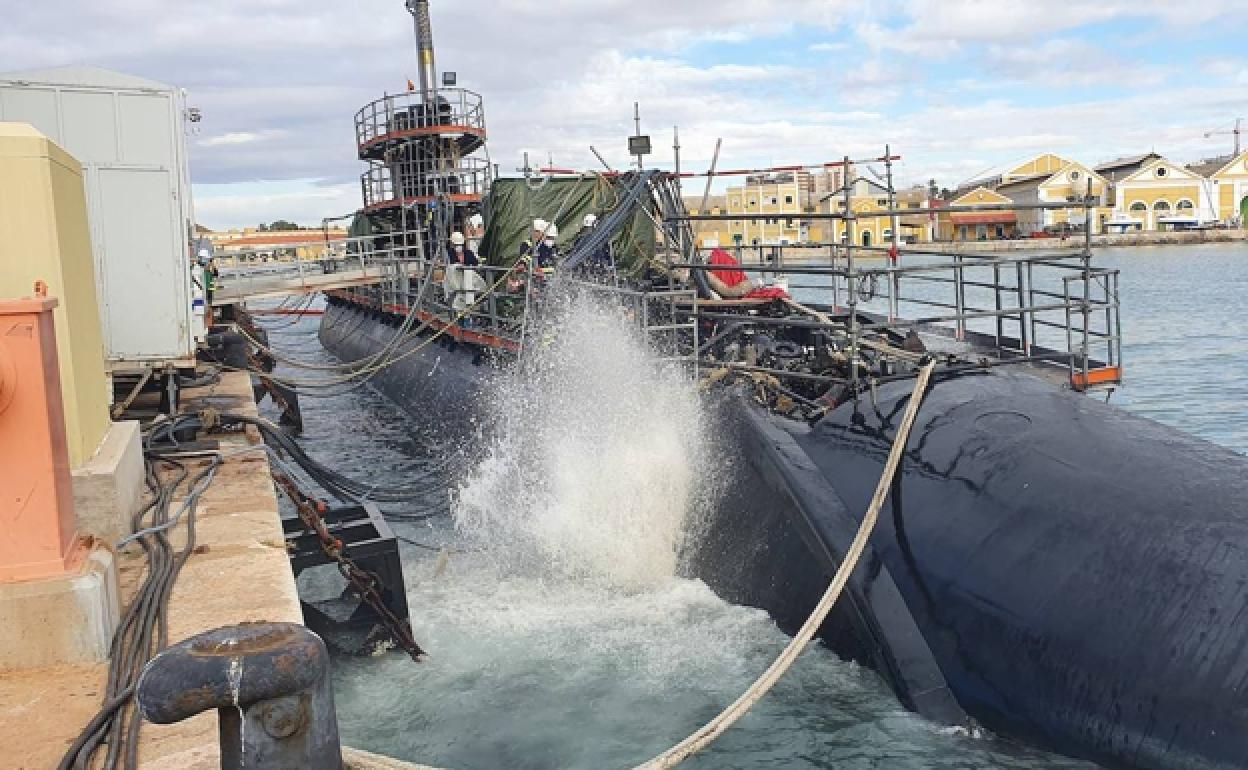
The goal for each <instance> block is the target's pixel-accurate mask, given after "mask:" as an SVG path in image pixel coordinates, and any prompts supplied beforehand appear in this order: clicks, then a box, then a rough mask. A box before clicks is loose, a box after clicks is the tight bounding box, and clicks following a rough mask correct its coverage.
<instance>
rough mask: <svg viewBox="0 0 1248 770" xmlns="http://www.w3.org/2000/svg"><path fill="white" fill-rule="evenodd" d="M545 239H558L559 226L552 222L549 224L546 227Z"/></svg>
mask: <svg viewBox="0 0 1248 770" xmlns="http://www.w3.org/2000/svg"><path fill="white" fill-rule="evenodd" d="M546 237H547V238H558V237H559V226H558V225H556V224H555V223H554V222H551V223H550V224H548V225H546Z"/></svg>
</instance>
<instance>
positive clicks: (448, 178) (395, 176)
mask: <svg viewBox="0 0 1248 770" xmlns="http://www.w3.org/2000/svg"><path fill="white" fill-rule="evenodd" d="M489 180H490V165H489V163H488V162H487V161H486V160H485V159H484V158H474V157H470V158H460V159H459V160H458V161H457V162H451V161H446V160H440V159H436V158H422V159H419V160H403V161H395V162H393V163H389V164H387V165H384V166H373V167H372V168H370V169H369V170H368V171H366V172H364V173H363V174H362V175H361V176H360V190H361V193H362V194H363V198H364V208H366V209H373V208H379V207H384V206H395V205H407V204H411V203H427V202H430V201H433V200H437V199H449V200H452V201H469V202H470V201H477V200H480V199H481V196H483V195H484V194H485V192H486V189H487V187H488V186H489Z"/></svg>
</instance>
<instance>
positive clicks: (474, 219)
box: [468, 214, 485, 227]
mask: <svg viewBox="0 0 1248 770" xmlns="http://www.w3.org/2000/svg"><path fill="white" fill-rule="evenodd" d="M468 225H469V227H482V226H484V225H485V217H483V216H481V215H480V214H473V215H472V216H470V217H468Z"/></svg>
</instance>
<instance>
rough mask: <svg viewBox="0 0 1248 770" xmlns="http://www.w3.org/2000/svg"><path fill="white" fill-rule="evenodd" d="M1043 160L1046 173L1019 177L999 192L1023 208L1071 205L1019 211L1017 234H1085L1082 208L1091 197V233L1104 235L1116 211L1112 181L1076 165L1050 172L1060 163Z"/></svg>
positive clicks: (1053, 158) (1070, 163)
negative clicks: (1112, 198) (1111, 202)
mask: <svg viewBox="0 0 1248 770" xmlns="http://www.w3.org/2000/svg"><path fill="white" fill-rule="evenodd" d="M1041 158H1042V159H1044V161H1045V163H1044V164H1043V166H1044V170H1043V171H1040V172H1039V173H1036V174H1032V175H1029V176H1021V175H1016V176H1015V177H1014V178H1013V179H1012V180H1011V181H1007V182H1004V183H1003V184H1001V185H1000V186H998V187H997V188H996V192H997V193H999V194H1001V195H1004V196H1005V197H1007V198H1009V199H1010V200H1011V201H1013V202H1014V203H1016V204H1020V205H1038V204H1051V203H1059V204H1060V203H1070V204H1072V205H1071V207H1070V208H1062V209H1020V210H1019V211H1017V212H1015V216H1016V219H1015V224H1016V226H1017V230H1018V234H1019V235H1020V236H1022V237H1030V236H1031V235H1032V234H1033V233H1055V232H1065V231H1067V230H1082V229H1083V227H1084V216H1085V214H1084V210H1083V208H1082V205H1081V204H1082V202H1083V200H1084V198H1086V197H1088V196H1091V199H1092V200H1093V201H1094V202H1095V204H1096V205H1095V206H1094V208H1093V211H1092V232H1094V233H1100V232H1104V231H1105V228H1106V225H1107V223H1108V221H1109V219H1110V216H1111V215H1112V211H1113V207H1112V206H1111V205H1110V197H1109V194H1110V186H1109V180H1107V179H1106V178H1105V177H1103V176H1101V175H1100V174H1098V173H1096V172H1095V171H1093V170H1092V169H1090V168H1088V167H1087V166H1085V165H1083V164H1082V163H1077V162H1075V161H1064V162H1063V163H1062V165H1061V166H1059V167H1058V168H1057V169H1056V170H1050V169H1051V168H1052V163H1051V161H1056V160H1061V159H1060V158H1058V156H1056V155H1044V156H1041ZM1037 160H1040V159H1037Z"/></svg>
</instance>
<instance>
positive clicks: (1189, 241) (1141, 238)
mask: <svg viewBox="0 0 1248 770" xmlns="http://www.w3.org/2000/svg"><path fill="white" fill-rule="evenodd" d="M1208 243H1242V244H1245V245H1248V230H1244V229H1235V230H1230V229H1227V230H1181V231H1177V232H1147V233H1113V234H1103V235H1093V236H1092V248H1094V249H1103V248H1119V247H1124V246H1182V245H1199V244H1208ZM759 248H760V247H758V246H753V247H750V246H746V247H742V248H741V250H740V252H738V251H737V249H735V248H729V249H727V250H728V251H729V252H730V253H732V254H733V256H738V257H739V258H741V260H742V263H743V264H745V265H749V266H752V267H755V266H761V265H763V264H764V263H763V262H761V261H760V260H759ZM761 248H762V253H763V254H768V253H770V250H771V247H770V246H763V247H761ZM1081 248H1083V238H1082V237H1081V236H1078V235H1072V236H1070V237H1068V238H1065V239H1062V238H1018V239H1015V240H1003V241H934V242H928V243H914V244H905V243H903V244H901V249H900V250H901V253H902V254H905V253H906V252H912V253H916V254H922V253H924V252H943V253H950V254H954V253H956V254H980V253H987V252H993V253H1008V252H1016V251H1067V250H1076V249H1081ZM827 256H828V247H827V246H786V247H784V260H785V262H810V261H814V260H819V259H826V258H827ZM887 256H888V255H887V253H886V252H883V251H876V250H873V251H869V252H868V251H863V250H861V249H855V250H854V259H855V260H859V261H871V260H883V259H885V258H887Z"/></svg>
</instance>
